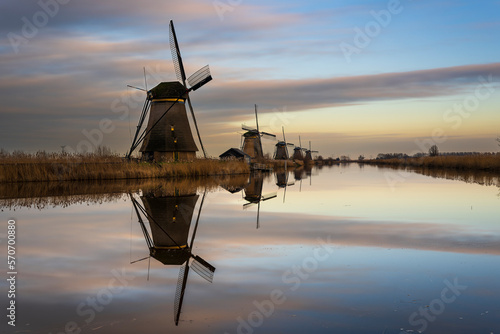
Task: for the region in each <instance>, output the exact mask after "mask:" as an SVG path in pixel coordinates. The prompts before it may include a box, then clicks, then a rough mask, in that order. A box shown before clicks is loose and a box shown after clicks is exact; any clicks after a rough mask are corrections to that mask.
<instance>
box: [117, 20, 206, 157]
mask: <svg viewBox="0 0 500 334" xmlns="http://www.w3.org/2000/svg"><path fill="white" fill-rule="evenodd" d="M170 50H171V52H172V61H173V63H174V69H175V73H176V75H177V78H178V80H179V82H162V83H160V84H159V85H157V86H156V87H154V88H153V89H151V90H150V91H148V92H147V96H146V101H145V102H144V107H143V110H142V113H141V116H140V118H139V124H138V125H137V130H136V133H135V135H134V140H133V141H132V145H131V147H130V150H129V152H128V153H127V157H128V158H130V157H131V155H132V153H133V152H134V150H135V149H136V148H137V147H139V145H141V144H142V146H141V149H140V152H141V153H142V158H143V159H144V160H156V161H164V160H175V161H177V160H192V159H194V158H196V152H197V151H198V148H197V146H196V144H195V142H194V139H193V135H192V133H191V127H190V125H189V120H188V118H187V114H186V102H187V104H188V106H189V109H190V111H191V116H192V119H193V123H194V126H195V129H196V133H197V135H198V141H199V143H200V146H201V149H202V151H203V155H204V156H205V158H206V156H207V155H206V152H205V148H204V147H203V142H202V140H201V136H200V131H199V129H198V124H197V122H196V117H195V114H194V110H193V106H192V104H191V99H190V97H189V92H191V91H194V90H197V89H199V88H200V87H202V86H203V85H205V84H206V83H207V82H209V81H211V80H212V76H211V74H210V69H209V67H208V65H207V66H205V67H203V68H201V69H200V70H198V71H197V72H195V73H194V74H193V75H192V76H191V77H189V79H188V82H189V84H190V85H191V88H188V87H187V85H186V74H185V71H184V64H183V61H182V57H181V53H180V49H179V44H178V42H177V37H176V35H175V28H174V24H173V22H172V21H170ZM146 90H147V89H146ZM148 111H149V120H148V124H147V127H146V129H144V130H142V129H143V123H144V121H145V119H146V116H147V114H148Z"/></svg>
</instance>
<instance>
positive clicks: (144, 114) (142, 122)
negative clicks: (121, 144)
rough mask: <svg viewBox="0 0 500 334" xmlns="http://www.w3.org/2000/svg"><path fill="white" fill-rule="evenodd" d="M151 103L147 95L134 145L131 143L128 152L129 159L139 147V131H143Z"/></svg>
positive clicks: (133, 141)
mask: <svg viewBox="0 0 500 334" xmlns="http://www.w3.org/2000/svg"><path fill="white" fill-rule="evenodd" d="M150 104H151V100H150V99H149V98H148V97H146V100H144V105H143V107H142V112H141V116H140V117H139V122H138V124H137V128H136V130H135V135H134V140H132V145H130V149H129V152H128V153H127V159H130V156H131V155H132V153H133V152H134V150H135V149H136V148H137V146H138V145H139V143H140V141H139V137H140V136H139V133H140V132H141V129H142V125H143V124H144V120H145V119H146V116H147V115H148V112H149V106H150Z"/></svg>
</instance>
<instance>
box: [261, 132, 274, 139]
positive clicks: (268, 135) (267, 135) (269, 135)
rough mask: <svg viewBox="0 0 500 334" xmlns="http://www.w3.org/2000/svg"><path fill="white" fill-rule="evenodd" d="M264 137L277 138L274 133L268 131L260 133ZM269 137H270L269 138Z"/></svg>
mask: <svg viewBox="0 0 500 334" xmlns="http://www.w3.org/2000/svg"><path fill="white" fill-rule="evenodd" d="M260 134H261V136H262V137H265V138H268V137H271V138H273V139H275V138H276V135H273V134H272V133H267V132H261V133H260ZM268 139H269V138H268Z"/></svg>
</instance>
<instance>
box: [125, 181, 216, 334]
mask: <svg viewBox="0 0 500 334" xmlns="http://www.w3.org/2000/svg"><path fill="white" fill-rule="evenodd" d="M130 198H131V200H132V203H133V205H134V209H135V211H136V214H137V218H138V220H139V223H140V225H141V229H142V232H143V234H144V238H145V240H146V244H147V246H148V248H149V257H146V258H144V259H151V257H153V258H154V259H156V260H158V261H159V262H161V263H163V264H164V265H180V266H181V268H180V271H179V278H178V282H177V290H176V294H175V301H174V321H175V325H178V323H179V317H180V313H181V309H182V303H183V301H184V292H185V290H186V284H187V279H188V274H189V270H190V269H193V270H194V271H195V272H196V273H197V274H199V275H200V276H201V277H203V278H204V279H205V280H207V281H209V282H212V280H213V275H214V272H215V267H214V266H212V265H211V264H209V263H208V262H207V261H205V260H204V259H202V258H201V257H199V256H198V255H194V254H193V253H192V252H193V244H194V239H195V236H196V231H197V229H198V222H199V219H200V213H201V208H202V207H203V202H204V199H205V193H204V194H203V197H202V200H201V203H200V207H199V209H198V217H197V218H196V224H195V226H194V229H193V231H192V235H191V242H190V243H188V238H189V230H190V226H191V220H192V216H193V211H194V208H195V206H196V202H197V201H198V195H197V194H196V192H195V191H193V192H191V191H190V192H187V193H183V194H180V193H179V191H178V190H177V189H176V190H175V191H173V192H171V193H170V191H168V192H167V193H164V192H162V191H160V194H157V193H155V192H146V193H145V194H144V195H143V196H142V197H141V200H142V202H143V204H144V206H142V205H141V204H140V203H139V202H138V201H137V200H136V199H135V198H134V197H133V196H132V195H130ZM143 215H144V216H145V217H146V218H147V220H148V221H149V227H150V230H151V234H150V233H149V231H148V229H147V228H146V225H145V223H144V221H143V219H142V216H143ZM144 259H141V260H144ZM138 261H140V260H138ZM135 262H137V261H135Z"/></svg>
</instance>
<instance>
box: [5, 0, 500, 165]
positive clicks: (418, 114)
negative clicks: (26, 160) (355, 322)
mask: <svg viewBox="0 0 500 334" xmlns="http://www.w3.org/2000/svg"><path fill="white" fill-rule="evenodd" d="M499 12H500V1H481V2H480V3H474V2H471V1H448V0H442V1H440V0H438V1H423V0H400V1H398V0H390V1H387V0H385V1H379V0H371V1H367V0H354V1H352V0H351V1H347V0H342V1H308V2H305V1H280V0H268V1H252V2H250V1H244V0H207V1H206V0H187V1H182V2H181V1H171V0H168V1H154V0H144V1H140V2H139V1H130V0H122V1H117V0H109V1H105V2H103V1H97V0H86V1H83V0H37V1H32V0H26V1H15V0H4V1H2V2H1V4H0V13H2V14H0V15H1V20H0V101H1V104H0V148H3V149H4V150H7V151H10V152H12V151H14V150H23V151H27V152H36V151H38V150H45V151H48V152H58V151H59V152H60V151H61V146H63V145H64V146H66V147H65V150H66V151H69V152H83V151H87V150H92V149H93V148H94V147H95V146H97V145H105V146H108V147H110V148H111V149H112V150H113V151H115V152H117V153H119V154H125V152H126V151H127V150H128V148H129V147H130V144H131V138H132V136H133V133H134V132H135V128H136V125H137V121H138V119H139V115H140V112H141V109H142V105H143V101H144V98H145V94H144V92H141V91H138V90H134V89H131V88H127V85H134V86H138V87H143V88H144V87H145V82H144V75H143V68H145V69H146V81H147V85H148V89H150V88H152V87H154V86H155V85H157V84H158V83H160V82H162V81H176V80H177V79H176V76H175V71H174V67H173V65H172V59H171V53H170V49H169V40H168V38H169V34H168V23H169V21H170V20H173V21H174V24H175V28H176V33H177V37H178V40H179V46H180V50H181V53H182V57H183V60H184V64H185V67H186V73H187V75H188V76H189V75H190V74H192V73H194V72H195V71H196V70H197V69H199V68H201V67H203V66H205V65H207V64H209V65H210V69H211V74H212V77H213V81H211V82H209V83H208V84H207V85H205V86H204V87H202V88H201V89H199V90H197V91H195V92H192V93H191V100H192V103H193V107H194V109H195V114H196V118H197V122H198V125H199V129H200V133H201V135H202V139H203V144H204V146H205V148H206V150H207V153H208V154H209V155H210V156H214V157H216V156H218V155H219V154H221V153H222V152H224V151H225V150H226V149H228V148H230V147H239V146H240V143H241V134H242V133H243V131H242V130H241V125H242V124H246V125H248V126H254V124H255V117H254V104H257V105H258V111H259V126H260V128H261V129H262V130H263V131H266V132H270V133H274V134H276V135H277V136H278V138H279V139H281V138H282V135H281V132H282V126H283V127H284V128H285V132H286V139H287V141H289V142H292V143H294V144H297V145H298V144H299V143H298V141H299V136H300V138H301V144H302V146H308V145H309V141H310V142H311V145H312V148H313V149H314V150H318V151H319V154H321V155H322V156H323V157H330V156H332V157H337V156H341V155H349V156H350V157H352V158H355V157H357V156H358V155H361V154H362V155H364V156H366V157H375V156H376V155H377V154H378V153H388V152H404V153H408V154H413V153H417V152H427V150H428V148H429V147H430V146H431V145H433V144H436V145H437V146H438V148H439V150H440V151H441V152H452V151H460V152H463V151H479V152H492V151H498V150H499V146H498V143H497V142H496V141H495V139H496V138H497V136H499V135H500V112H499V111H500V110H499V107H498V106H499V105H500V84H499V82H500V79H499V78H500V60H499V59H498V55H499V54H500V43H499V42H500V37H499V36H500V18H499V16H498V13H499ZM275 143H276V142H273V141H271V140H267V139H265V140H264V147H265V150H266V151H267V152H268V153H270V154H272V151H273V147H274V145H275ZM198 147H199V145H198Z"/></svg>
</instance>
